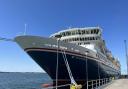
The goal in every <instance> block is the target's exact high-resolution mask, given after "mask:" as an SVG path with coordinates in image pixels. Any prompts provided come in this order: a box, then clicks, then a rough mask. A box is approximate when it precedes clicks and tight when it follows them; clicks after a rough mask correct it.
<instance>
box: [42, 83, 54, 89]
mask: <svg viewBox="0 0 128 89" xmlns="http://www.w3.org/2000/svg"><path fill="white" fill-rule="evenodd" d="M42 86H43V87H44V88H47V87H51V86H53V84H48V83H46V84H42Z"/></svg>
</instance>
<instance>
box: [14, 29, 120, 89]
mask: <svg viewBox="0 0 128 89" xmlns="http://www.w3.org/2000/svg"><path fill="white" fill-rule="evenodd" d="M15 41H16V42H17V43H18V44H19V45H20V46H21V48H23V49H24V51H25V52H26V53H27V54H28V55H29V56H30V57H31V58H32V59H33V60H34V61H35V62H36V63H37V64H39V65H40V67H41V68H42V69H44V70H45V71H46V73H47V74H48V75H49V76H50V77H51V79H52V80H53V86H56V85H58V86H59V85H66V84H70V83H71V82H72V81H71V76H72V77H73V79H72V80H74V81H75V82H76V83H77V84H81V85H82V87H83V88H82V89H86V88H85V85H86V83H87V80H96V79H102V78H109V77H119V76H120V74H121V71H120V62H119V59H118V58H115V57H114V56H113V55H112V53H111V51H110V50H108V49H107V47H106V45H105V41H104V40H103V38H102V29H101V28H100V27H85V28H68V29H66V30H62V31H59V32H57V33H54V34H52V35H51V36H50V37H40V36H30V35H23V36H17V37H16V38H15ZM60 89H68V88H62V87H61V88H60Z"/></svg>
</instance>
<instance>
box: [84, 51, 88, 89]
mask: <svg viewBox="0 0 128 89" xmlns="http://www.w3.org/2000/svg"><path fill="white" fill-rule="evenodd" d="M87 54H88V51H86V52H85V59H86V83H87V86H86V87H87V89H88V59H87Z"/></svg>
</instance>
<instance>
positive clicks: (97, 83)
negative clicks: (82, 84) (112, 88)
mask: <svg viewBox="0 0 128 89" xmlns="http://www.w3.org/2000/svg"><path fill="white" fill-rule="evenodd" d="M112 80H113V78H104V79H97V80H90V81H88V82H87V89H100V87H102V86H103V85H105V84H107V83H109V82H110V81H112Z"/></svg>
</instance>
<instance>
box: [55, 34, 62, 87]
mask: <svg viewBox="0 0 128 89" xmlns="http://www.w3.org/2000/svg"><path fill="white" fill-rule="evenodd" d="M55 37H56V38H57V60H56V89H57V88H58V63H59V52H58V51H59V41H60V39H61V37H62V36H61V35H56V36H55Z"/></svg>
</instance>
